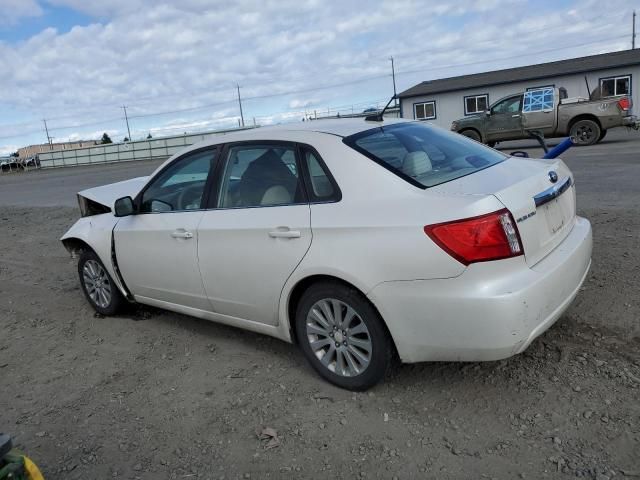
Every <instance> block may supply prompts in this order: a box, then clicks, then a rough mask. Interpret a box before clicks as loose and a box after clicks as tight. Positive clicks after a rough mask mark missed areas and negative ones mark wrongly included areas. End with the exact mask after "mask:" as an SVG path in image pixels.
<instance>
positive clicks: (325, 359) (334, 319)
mask: <svg viewBox="0 0 640 480" xmlns="http://www.w3.org/2000/svg"><path fill="white" fill-rule="evenodd" d="M306 329H307V331H306V333H307V340H308V341H309V346H310V347H311V351H312V352H313V354H314V355H315V356H316V358H317V359H318V360H319V361H320V363H321V364H322V365H323V366H324V367H325V368H326V369H327V370H329V371H331V372H333V373H335V374H337V375H340V376H343V377H354V376H357V375H360V374H361V373H362V372H364V371H365V370H366V369H367V367H368V366H369V363H370V362H371V355H372V353H373V344H372V341H371V334H370V333H369V329H368V328H367V326H366V324H365V323H364V322H363V320H362V318H360V315H358V313H357V312H356V311H355V310H354V309H353V308H352V307H351V306H349V305H347V304H346V303H344V302H342V301H340V300H336V299H334V298H325V299H322V300H319V301H317V302H316V303H314V304H313V306H312V307H311V309H310V310H309V313H308V314H307V319H306Z"/></svg>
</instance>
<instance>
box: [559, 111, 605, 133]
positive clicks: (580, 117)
mask: <svg viewBox="0 0 640 480" xmlns="http://www.w3.org/2000/svg"><path fill="white" fill-rule="evenodd" d="M580 120H592V121H594V122H596V123H597V124H598V127H600V130H602V123H600V119H599V118H598V117H597V116H596V115H594V114H592V113H582V114H580V115H576V116H575V117H573V118H572V119H571V120H569V124H568V125H567V133H571V129H572V128H573V126H574V125H575V124H576V122H579V121H580Z"/></svg>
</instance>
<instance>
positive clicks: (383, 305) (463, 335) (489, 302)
mask: <svg viewBox="0 0 640 480" xmlns="http://www.w3.org/2000/svg"><path fill="white" fill-rule="evenodd" d="M591 248H592V239H591V225H590V224H589V222H588V221H587V220H586V219H584V218H580V217H577V218H576V223H575V225H574V227H573V229H572V231H571V233H570V234H569V235H568V236H567V238H565V239H564V241H563V242H562V243H561V244H560V245H558V247H556V248H555V249H554V251H553V252H551V253H550V254H549V255H548V256H547V257H545V258H544V259H543V260H541V261H540V262H538V263H537V264H536V265H535V266H534V267H531V268H530V267H528V266H527V265H526V263H525V261H524V258H523V257H517V258H512V259H508V260H500V261H497V262H487V263H476V264H472V265H471V266H469V267H468V268H467V269H466V270H465V272H464V273H463V274H462V275H460V276H458V277H455V278H449V279H439V280H413V281H394V282H384V283H381V284H380V285H378V286H376V287H375V288H374V289H373V290H372V291H371V292H370V293H369V298H370V299H371V300H372V301H373V303H374V304H375V305H376V306H377V307H378V309H379V311H380V313H381V314H382V316H383V318H384V319H385V320H386V323H387V326H388V328H389V331H390V333H391V336H392V337H393V340H394V342H395V344H396V348H397V349H398V353H399V354H400V358H401V360H402V361H403V362H409V363H410V362H421V361H457V360H460V361H482V360H499V359H502V358H506V357H509V356H511V355H514V354H517V353H520V352H522V351H523V350H525V349H526V348H527V347H528V346H529V345H530V344H531V342H532V341H533V340H534V339H535V338H536V337H537V336H539V335H540V334H541V333H543V332H544V331H545V330H546V329H547V328H549V327H550V326H551V325H553V323H554V322H555V321H556V320H557V319H558V318H559V317H560V316H561V315H562V313H563V312H564V311H565V310H566V309H567V308H568V306H569V305H570V304H571V302H572V300H573V299H574V298H575V296H576V294H577V293H578V290H579V289H580V286H581V285H582V283H583V282H584V279H585V278H586V276H587V273H588V271H589V267H590V265H591Z"/></svg>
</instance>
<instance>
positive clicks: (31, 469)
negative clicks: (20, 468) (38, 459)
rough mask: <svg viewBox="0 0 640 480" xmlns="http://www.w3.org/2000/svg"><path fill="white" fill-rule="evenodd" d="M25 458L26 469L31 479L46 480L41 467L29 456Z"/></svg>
mask: <svg viewBox="0 0 640 480" xmlns="http://www.w3.org/2000/svg"><path fill="white" fill-rule="evenodd" d="M23 458H24V469H25V471H26V472H27V473H28V474H29V480H44V477H43V476H42V473H40V469H39V468H38V467H36V464H35V463H33V462H32V461H31V459H29V457H23Z"/></svg>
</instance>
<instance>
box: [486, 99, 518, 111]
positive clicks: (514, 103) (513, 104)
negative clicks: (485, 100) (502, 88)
mask: <svg viewBox="0 0 640 480" xmlns="http://www.w3.org/2000/svg"><path fill="white" fill-rule="evenodd" d="M521 98H522V97H521V96H517V97H511V98H507V99H505V100H502V101H501V102H500V103H497V104H495V105H494V106H493V108H492V109H491V112H492V113H516V112H519V111H520V99H521Z"/></svg>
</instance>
